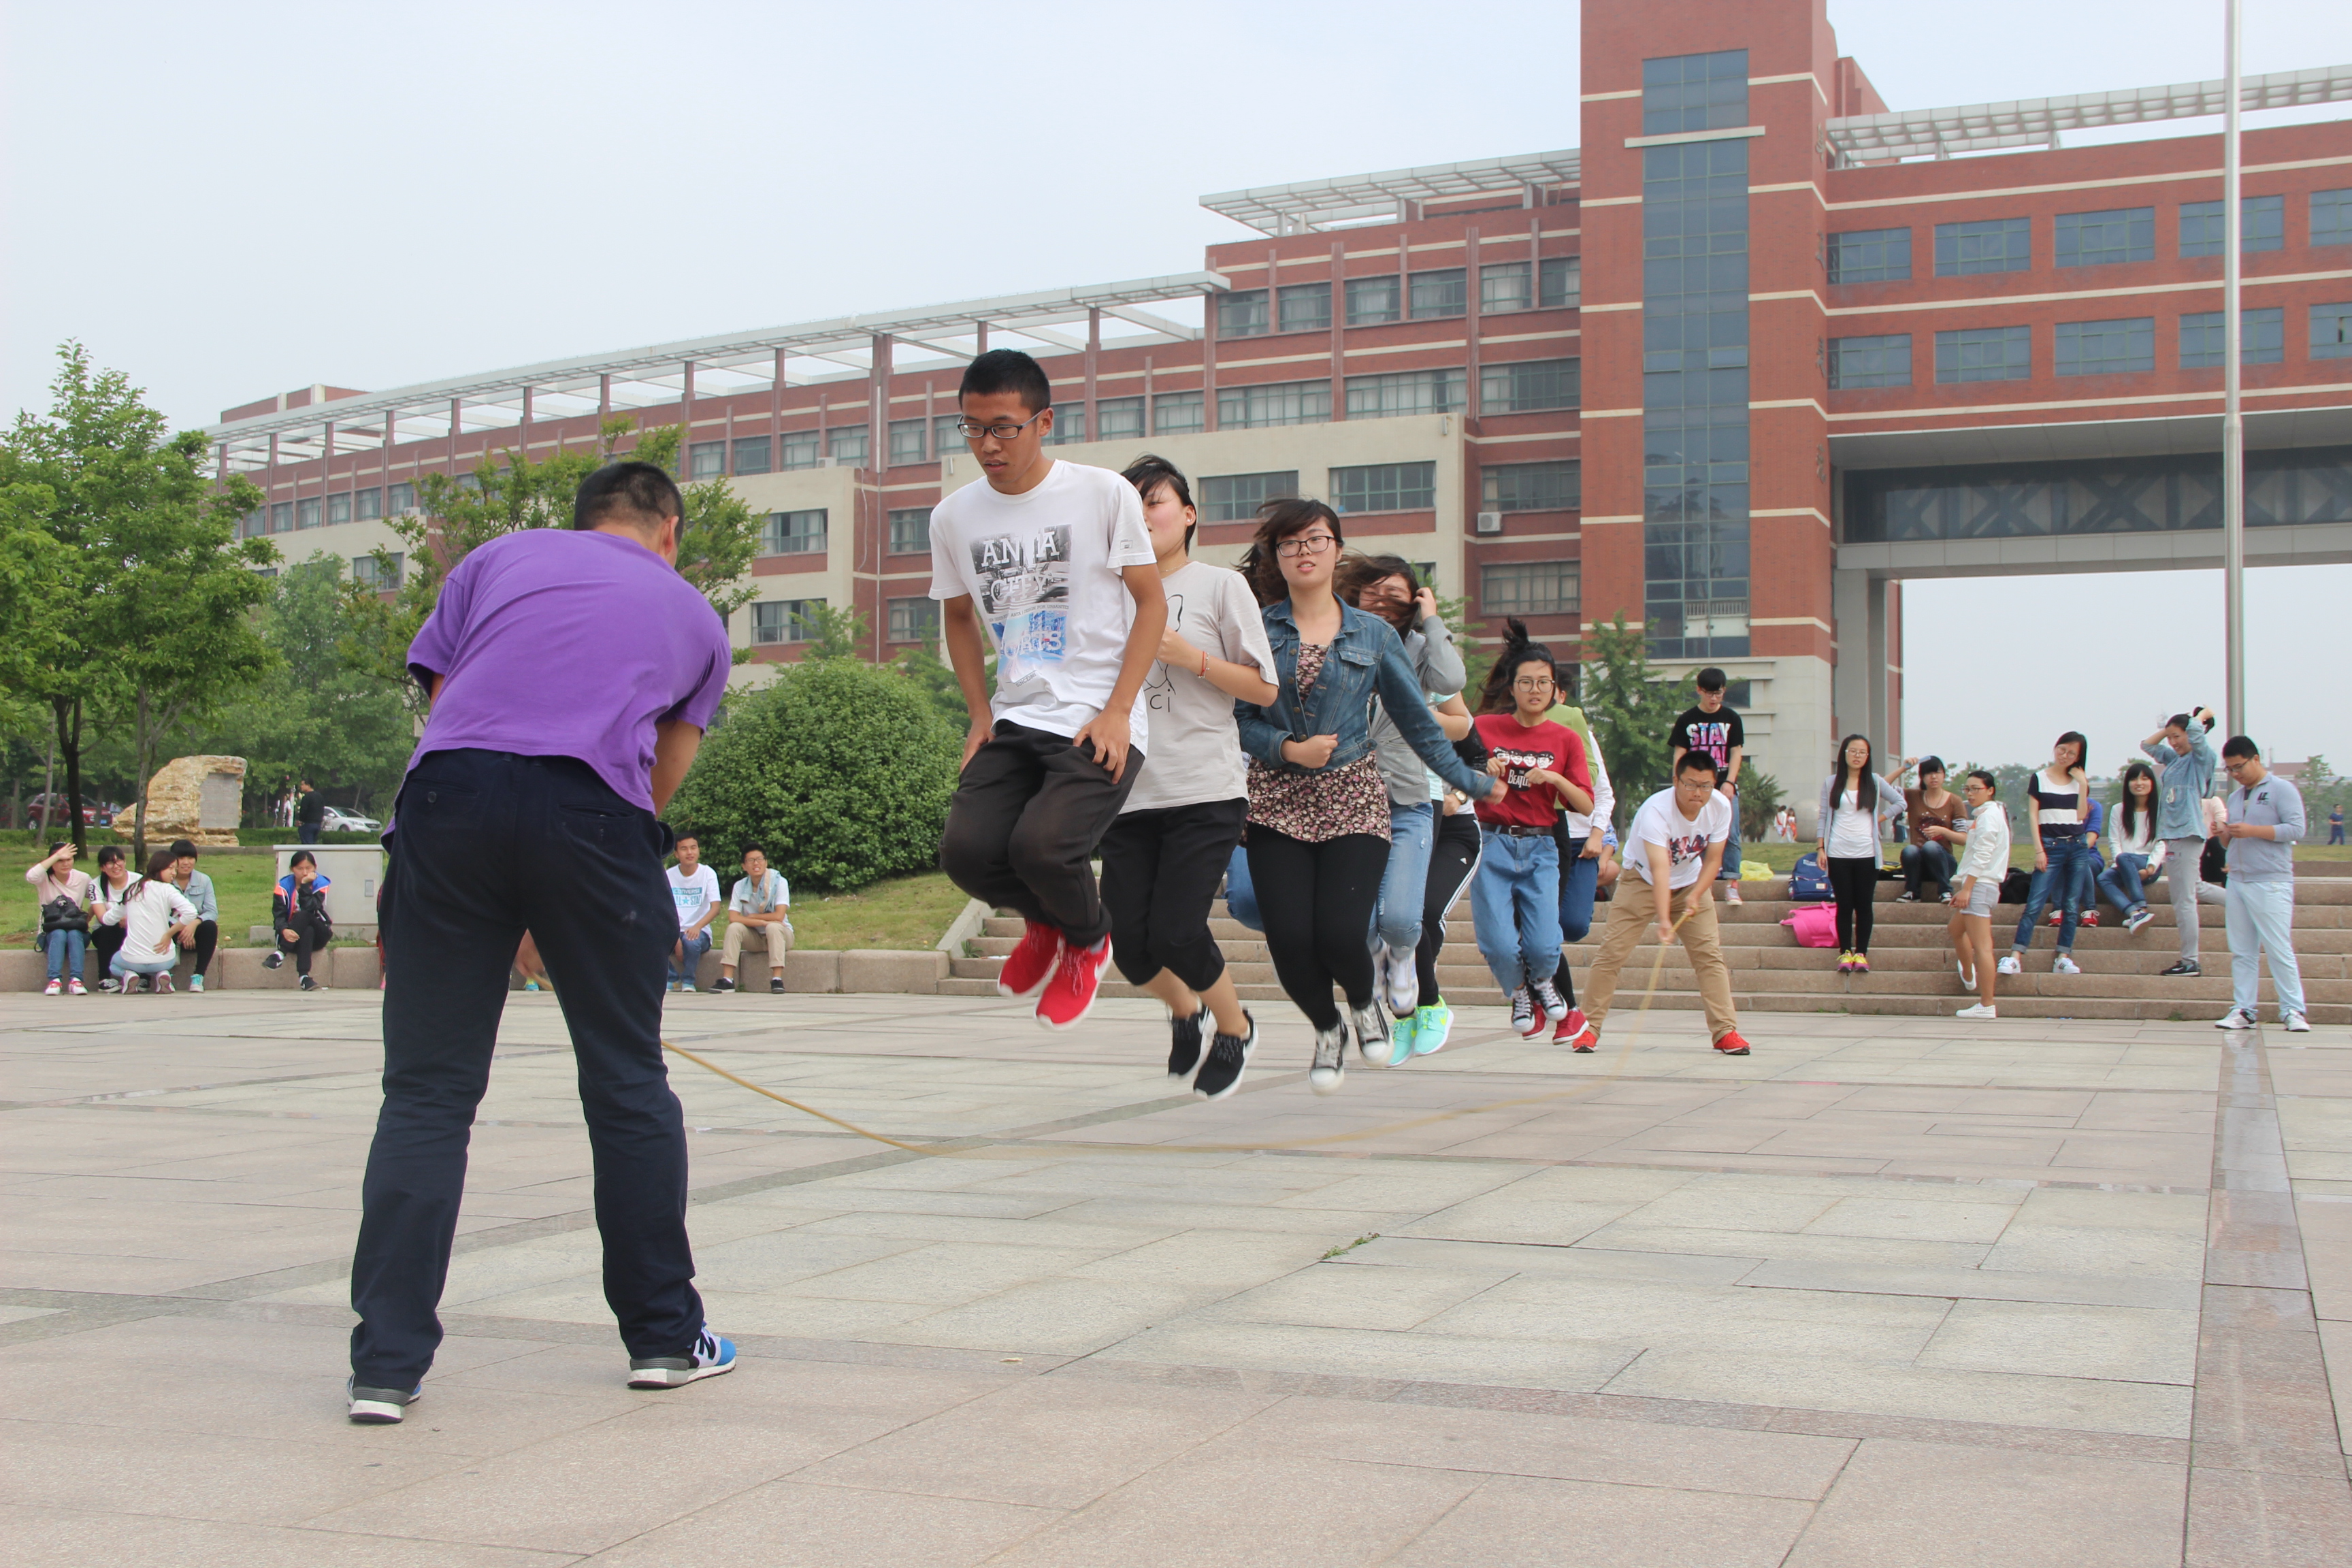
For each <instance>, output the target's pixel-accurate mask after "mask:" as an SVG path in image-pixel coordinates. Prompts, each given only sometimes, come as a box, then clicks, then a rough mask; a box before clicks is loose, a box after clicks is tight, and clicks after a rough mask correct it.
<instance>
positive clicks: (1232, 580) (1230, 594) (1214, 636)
mask: <svg viewBox="0 0 2352 1568" xmlns="http://www.w3.org/2000/svg"><path fill="white" fill-rule="evenodd" d="M1160 589H1161V591H1162V592H1164V593H1165V594H1166V595H1168V626H1169V629H1170V630H1171V631H1177V632H1181V633H1182V634H1183V636H1184V640H1185V641H1186V642H1189V643H1191V644H1192V646H1193V647H1197V648H1201V649H1203V650H1205V651H1206V652H1207V653H1208V655H1209V657H1211V658H1222V659H1226V660H1229V661H1231V662H1232V663H1234V664H1238V665H1243V666H1246V667H1248V668H1253V669H1255V670H1256V671H1257V672H1258V674H1259V675H1260V676H1262V677H1263V678H1264V679H1267V680H1273V679H1275V664H1274V648H1273V646H1272V645H1271V644H1269V643H1268V642H1267V641H1266V637H1265V615H1264V614H1263V613H1262V612H1260V610H1259V609H1258V605H1257V595H1255V594H1253V593H1251V592H1250V589H1249V584H1248V583H1247V582H1246V581H1245V580H1244V578H1243V576H1242V574H1240V573H1238V572H1235V571H1233V570H1231V569H1229V568H1227V567H1223V566H1212V565H1210V564H1209V563H1207V562H1205V561H1193V562H1189V563H1186V564H1184V565H1182V566H1180V567H1178V568H1177V569H1176V570H1175V571H1173V572H1171V573H1170V574H1168V575H1167V576H1165V577H1163V578H1161V579H1160ZM1120 592H1121V593H1124V592H1125V590H1124V589H1121V590H1120ZM1199 668H1200V665H1199V663H1198V662H1197V661H1195V662H1194V663H1193V664H1192V667H1191V668H1182V669H1171V668H1169V667H1168V666H1167V665H1166V664H1165V663H1159V664H1154V665H1153V666H1152V667H1151V673H1150V674H1149V675H1147V676H1145V677H1144V680H1143V705H1144V707H1145V708H1146V709H1147V710H1150V714H1151V754H1150V761H1149V762H1147V763H1144V767H1143V773H1142V774H1141V776H1139V777H1138V778H1137V779H1136V781H1135V787H1134V789H1132V790H1131V791H1129V794H1128V797H1127V804H1126V805H1123V806H1121V807H1119V810H1120V811H1121V812H1129V811H1156V810H1163V809H1165V808H1167V807H1170V806H1177V805H1200V804H1201V803H1202V802H1203V801H1212V800H1240V799H1242V798H1243V797H1244V796H1245V795H1248V794H1249V785H1248V782H1247V768H1246V766H1245V763H1246V759H1245V758H1244V756H1243V754H1242V747H1241V740H1240V736H1239V734H1238V732H1237V731H1236V730H1235V728H1234V700H1233V699H1232V698H1230V697H1228V696H1226V695H1225V694H1224V693H1223V692H1222V691H1220V690H1218V689H1216V688H1215V687H1213V686H1212V685H1210V684H1209V683H1208V682H1207V681H1205V680H1203V679H1201V677H1200V676H1199V674H1198V673H1196V672H1197V671H1198V670H1199Z"/></svg>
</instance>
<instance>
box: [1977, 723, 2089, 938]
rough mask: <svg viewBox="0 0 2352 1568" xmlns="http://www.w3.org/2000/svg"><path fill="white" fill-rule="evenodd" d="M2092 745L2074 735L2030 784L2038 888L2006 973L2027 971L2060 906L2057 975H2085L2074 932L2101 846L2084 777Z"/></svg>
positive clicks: (2029, 896)
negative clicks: (2045, 920) (2043, 927)
mask: <svg viewBox="0 0 2352 1568" xmlns="http://www.w3.org/2000/svg"><path fill="white" fill-rule="evenodd" d="M2090 749H2091V747H2090V742H2087V741H2085V740H2084V738H2083V732H2082V731H2080V730H2069V731H2066V732H2065V733H2064V734H2063V735H2061V736H2059V737H2058V743H2057V744H2056V745H2055V746H2053V747H2052V748H2051V752H2050V765H2049V766H2048V767H2045V768H2042V770H2040V771H2039V772H2037V773H2035V774H2034V775H2033V776H2032V778H2031V779H2028V780H2027V781H2026V784H2025V814H2026V816H2027V817H2028V818H2029V819H2030V820H2031V821H2032V825H2033V837H2034V847H2033V884H2032V888H2031V889H2029V890H2028V891H2027V893H2026V895H2025V915H2024V918H2023V919H2021V920H2020V921H2018V922H2017V937H2016V940H2015V941H2014V942H2012V943H2011V947H2010V952H2009V955H2008V956H2007V957H2005V958H2003V959H2002V960H2001V961H2000V973H2003V974H2020V973H2024V970H2025V951H2026V949H2028V948H2030V947H2032V945H2033V928H2034V927H2035V926H2036V925H2037V924H2039V923H2040V922H2041V920H2042V910H2043V908H2044V907H2046V906H2047V905H2048V904H2049V903H2050V901H2051V900H2053V899H2054V900H2057V903H2058V908H2059V909H2060V910H2061V911H2062V912H2063V919H2062V920H2061V921H2060V923H2059V926H2058V957H2057V960H2056V961H2055V963H2053V965H2052V969H2051V972H2052V973H2054V974H2080V973H2083V969H2082V966H2081V965H2080V964H2078V963H2075V962H2074V928H2075V927H2076V926H2077V925H2078V924H2080V923H2081V921H2082V916H2083V910H2084V908H2085V907H2086V906H2087V905H2088V904H2089V903H2090V902H2091V900H2092V897H2093V894H2092V891H2091V851H2092V850H2093V849H2094V848H2095V847H2097V845H2098V842H2099V835H2098V828H2097V824H2096V822H2095V819H2094V818H2093V816H2092V813H2091V804H2092V803H2091V782H2090V780H2089V779H2088V778H2086V777H2084V773H2083V759H2084V757H2085V756H2086V755H2088V754H2089V752H2090Z"/></svg>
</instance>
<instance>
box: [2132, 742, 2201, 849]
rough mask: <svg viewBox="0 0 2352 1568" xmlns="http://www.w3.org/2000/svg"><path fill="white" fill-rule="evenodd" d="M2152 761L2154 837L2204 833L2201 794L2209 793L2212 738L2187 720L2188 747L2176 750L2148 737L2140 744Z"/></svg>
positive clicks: (2193, 835)
mask: <svg viewBox="0 0 2352 1568" xmlns="http://www.w3.org/2000/svg"><path fill="white" fill-rule="evenodd" d="M2140 750H2141V751H2143V752H2147V760H2148V761H2149V762H2152V763H2155V764H2156V793H2157V802H2156V836H2157V837H2158V838H2202V837H2205V797H2206V796H2207V795H2210V794H2212V793H2213V763H2214V761H2215V759H2214V756H2213V742H2212V740H2211V738H2210V737H2209V736H2208V735H2207V734H2206V733H2205V726H2204V725H2202V724H2200V723H2199V722H2197V721H2195V720H2191V721H2189V750H2188V751H2186V752H2176V751H2174V750H2173V749H2172V745H2171V742H2168V741H2162V740H2158V741H2151V742H2148V743H2147V744H2146V745H2144V746H2142V747H2141V748H2140Z"/></svg>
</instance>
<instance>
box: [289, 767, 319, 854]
mask: <svg viewBox="0 0 2352 1568" xmlns="http://www.w3.org/2000/svg"><path fill="white" fill-rule="evenodd" d="M326 823H327V797H326V796H325V795H320V793H319V792H318V791H317V790H315V789H312V788H311V787H310V780H309V779H304V780H303V781H302V784H301V795H300V800H299V803H298V804H297V805H296V806H295V808H294V826H295V827H296V829H297V831H296V833H295V835H294V837H295V839H296V841H297V842H298V843H302V844H316V843H317V842H319V833H320V829H321V828H323V827H324V826H326Z"/></svg>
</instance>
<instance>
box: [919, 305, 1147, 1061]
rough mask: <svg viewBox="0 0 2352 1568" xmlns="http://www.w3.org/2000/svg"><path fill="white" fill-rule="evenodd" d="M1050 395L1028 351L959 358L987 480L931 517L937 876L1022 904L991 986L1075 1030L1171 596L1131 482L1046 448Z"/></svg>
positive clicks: (1143, 743)
mask: <svg viewBox="0 0 2352 1568" xmlns="http://www.w3.org/2000/svg"><path fill="white" fill-rule="evenodd" d="M1053 402H1054V391H1053V386H1052V384H1050V383H1048V382H1047V381H1046V379H1045V372H1044V371H1043V370H1041V369H1039V368H1038V365H1037V362H1036V361H1035V360H1034V359H1031V358H1030V357H1029V356H1028V355H1027V354H1024V353H1018V352H1015V351H1013V350H1010V349H998V350H996V351H995V352H993V353H984V354H982V355H981V356H980V357H979V358H978V359H975V360H973V361H972V362H971V364H969V365H968V366H966V367H965V368H964V373H963V382H962V384H961V387H960V388H959V389H958V392H957V395H956V403H957V406H958V407H959V408H960V409H961V418H959V419H958V420H957V421H956V424H957V427H958V429H959V430H960V431H961V434H962V436H963V438H964V444H965V445H966V446H967V447H970V448H971V455H972V457H973V458H976V459H977V460H978V461H979V464H980V472H981V477H982V479H985V480H986V481H987V482H986V483H985V484H974V485H966V486H964V487H963V488H962V489H959V490H956V491H954V492H953V493H951V494H950V495H949V496H947V497H946V498H945V499H944V500H941V501H940V504H939V505H938V506H936V507H934V508H932V510H931V597H932V598H934V599H937V600H939V601H940V603H941V605H942V615H941V622H942V629H943V630H944V631H945V633H946V637H947V645H948V655H949V658H950V660H951V661H952V662H953V664H954V665H955V673H956V684H957V685H959V686H961V688H962V689H963V700H964V703H965V706H966V707H967V708H968V709H969V710H971V716H972V722H971V733H970V734H969V735H968V736H967V737H965V740H964V746H963V773H962V775H961V777H960V778H959V779H958V780H957V781H956V793H955V799H954V802H953V803H952V804H951V805H950V806H949V808H948V826H947V832H946V833H945V835H943V836H942V837H941V838H940V868H941V869H942V870H944V871H946V872H947V874H948V877H949V879H950V880H951V881H953V882H954V883H955V885H956V886H957V887H959V888H961V889H963V890H964V891H965V892H966V893H969V894H971V896H972V897H973V898H975V899H980V900H984V901H985V902H987V903H990V904H992V905H1004V906H1007V907H1010V908H1012V909H1014V910H1019V911H1020V913H1021V917H1022V919H1023V920H1024V921H1025V922H1026V924H1027V928H1028V929H1027V931H1026V932H1025V933H1024V935H1023V937H1022V939H1021V945H1020V946H1019V947H1017V948H1015V949H1014V950H1013V955H1012V956H1011V957H1010V958H1008V959H1006V960H1005V961H1004V968H1003V971H1002V973H999V974H998V976H997V982H996V988H997V989H998V990H999V991H1001V992H1003V994H1005V995H1007V996H1034V997H1036V998H1037V1021H1038V1022H1039V1023H1041V1024H1044V1025H1045V1026H1047V1027H1048V1028H1055V1029H1066V1028H1068V1027H1070V1026H1072V1025H1074V1024H1076V1022H1077V1021H1078V1020H1079V1019H1081V1018H1083V1017H1085V1016H1087V1010H1088V1009H1089V1008H1091V1007H1092V1006H1093V1005H1094V1001H1095V987H1096V985H1097V984H1098V983H1099V982H1100V980H1101V978H1102V972H1103V967H1104V965H1106V964H1108V963H1109V962H1110V916H1109V915H1108V914H1107V913H1105V912H1104V910H1103V905H1102V899H1101V897H1100V895H1099V893H1098V892H1097V889H1096V887H1095V878H1094V871H1093V869H1092V868H1090V867H1089V866H1088V864H1087V862H1088V860H1089V859H1090V858H1092V857H1093V855H1094V851H1095V846H1096V845H1097V844H1098V843H1100V842H1101V841H1102V837H1103V833H1104V831H1105V830H1106V829H1108V827H1109V826H1110V825H1111V823H1112V821H1113V819H1114V818H1116V817H1117V816H1118V808H1119V806H1120V805H1122V804H1123V803H1124V802H1125V801H1126V799H1127V795H1128V791H1129V790H1130V789H1132V788H1133V787H1134V784H1135V778H1136V774H1137V773H1139V772H1140V771H1141V770H1142V767H1143V759H1144V754H1145V752H1146V750H1147V749H1148V745H1149V739H1148V737H1147V736H1146V734H1145V732H1144V709H1143V703H1142V700H1141V699H1142V693H1143V681H1144V678H1145V677H1146V676H1147V675H1148V674H1149V673H1150V669H1151V666H1152V663H1153V662H1154V661H1155V660H1156V659H1158V658H1159V657H1160V634H1161V633H1162V632H1163V631H1165V630H1166V629H1167V626H1168V601H1167V599H1166V597H1165V596H1164V595H1162V594H1161V592H1160V567H1159V563H1158V560H1157V557H1156V556H1155V555H1154V554H1153V552H1152V549H1151V535H1150V531H1148V530H1147V529H1146V528H1145V526H1144V521H1143V502H1142V501H1141V500H1139V499H1138V497H1137V495H1136V493H1135V487H1134V486H1133V485H1130V484H1129V483H1128V482H1127V481H1126V480H1125V479H1121V478H1120V477H1119V476H1118V475H1117V474H1114V473H1112V472H1111V471H1110V470H1109V469H1108V468H1087V467H1085V466H1083V465H1081V464H1077V463H1064V462H1057V461H1055V459H1054V458H1049V457H1047V456H1046V455H1045V437H1047V436H1048V435H1050V434H1051V433H1052V431H1053V428H1054V408H1053ZM983 624H984V625H985V626H987V628H988V641H989V642H990V643H992V644H994V645H995V647H996V657H997V664H996V691H995V693H994V695H993V696H991V694H990V692H989V689H988V678H987V674H986V671H985V668H984V661H985V659H986V658H987V645H986V644H984V643H982V640H981V627H982V625H983Z"/></svg>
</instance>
